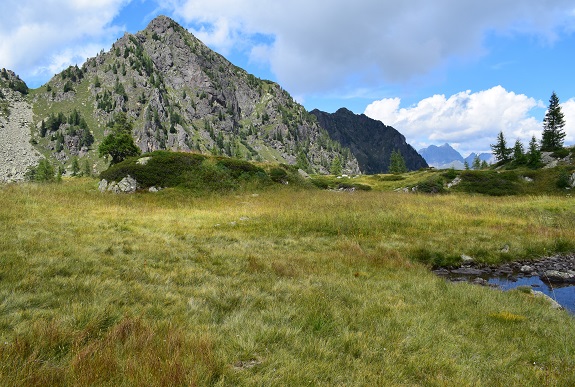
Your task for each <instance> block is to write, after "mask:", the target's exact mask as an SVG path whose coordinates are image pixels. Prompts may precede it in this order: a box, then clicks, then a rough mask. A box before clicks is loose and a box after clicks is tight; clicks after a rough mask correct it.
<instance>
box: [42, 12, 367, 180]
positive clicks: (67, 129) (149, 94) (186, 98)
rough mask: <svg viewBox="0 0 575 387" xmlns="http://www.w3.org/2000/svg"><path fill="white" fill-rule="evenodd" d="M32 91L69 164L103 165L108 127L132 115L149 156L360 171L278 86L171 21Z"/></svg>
mask: <svg viewBox="0 0 575 387" xmlns="http://www.w3.org/2000/svg"><path fill="white" fill-rule="evenodd" d="M32 94H33V96H32V98H33V100H34V112H35V114H36V126H37V127H38V129H39V130H38V137H37V141H38V142H39V144H40V145H41V146H42V147H43V148H44V149H46V150H49V151H50V152H51V153H52V154H53V155H54V157H55V158H56V159H58V160H59V161H61V162H62V163H64V164H67V165H69V164H70V162H71V161H70V160H71V159H72V158H73V157H88V158H89V159H91V160H92V161H97V155H96V154H95V153H96V152H95V149H97V145H98V143H99V141H101V139H102V138H103V137H104V135H105V134H106V130H107V128H106V123H108V122H109V121H110V120H111V119H112V118H113V117H114V114H115V113H118V112H121V111H124V112H126V113H127V115H128V116H129V117H130V118H131V119H132V120H133V122H134V130H133V133H132V134H133V137H134V140H135V142H136V144H137V145H138V146H139V147H140V149H141V150H142V151H143V152H149V151H154V150H160V149H170V150H183V151H196V152H201V153H211V154H216V155H220V154H221V155H228V156H233V157H238V158H243V159H247V160H252V159H255V160H261V161H273V162H281V163H288V164H297V165H298V166H299V167H301V168H302V169H304V170H307V171H310V172H319V173H324V172H327V169H328V167H329V165H330V164H331V162H332V160H333V159H334V158H335V157H336V156H337V157H339V158H340V160H343V163H342V164H343V167H344V169H345V170H346V171H348V172H352V173H353V172H358V171H359V168H358V164H357V160H356V159H355V157H354V156H353V155H352V154H351V152H350V151H349V150H347V149H344V148H342V147H341V146H340V144H338V143H337V142H335V141H333V140H332V139H330V137H329V135H328V133H327V132H326V131H325V130H323V129H322V128H320V127H319V125H318V124H317V123H316V122H315V119H314V117H312V116H311V115H310V114H309V113H308V112H306V110H305V109H304V108H303V107H302V106H301V105H299V104H297V103H296V102H294V100H293V99H292V97H291V96H290V95H289V94H288V93H287V92H286V91H284V90H283V89H282V88H281V87H280V86H279V85H278V84H276V83H273V82H270V81H264V80H260V79H258V78H256V77H255V76H253V75H251V74H248V73H247V72H246V71H244V70H243V69H241V68H239V67H236V66H234V65H233V64H231V63H230V62H229V61H227V60H226V59H225V58H223V57H222V56H221V55H219V54H217V53H215V52H213V51H212V50H210V49H209V48H208V47H206V46H205V45H204V44H203V43H202V42H200V41H199V40H198V39H196V38H195V37H194V36H193V35H192V34H190V33H189V32H187V31H186V30H185V29H184V28H182V27H181V26H179V25H178V24H177V23H176V22H174V21H173V20H171V19H169V18H167V17H164V16H160V17H157V18H156V19H154V20H152V21H151V22H150V24H149V25H148V27H147V28H146V29H145V30H143V31H141V32H138V33H137V34H135V35H132V34H128V33H126V34H125V35H124V36H123V37H122V38H121V39H119V40H118V41H117V42H116V43H115V44H114V45H113V47H112V49H111V50H110V51H109V52H101V53H100V54H99V55H98V56H97V57H95V58H91V59H88V60H87V61H86V63H85V64H84V65H83V66H82V68H78V67H75V66H74V67H70V68H68V69H67V70H65V71H63V72H62V73H61V74H58V75H56V76H55V77H54V78H52V79H51V80H50V81H49V82H48V83H47V84H46V85H44V86H43V87H41V88H39V89H38V90H35V91H33V93H32ZM75 110H76V112H77V113H75V112H74V111H75ZM72 115H73V116H74V117H72ZM82 121H83V122H82ZM42 122H44V123H42ZM48 124H49V125H48ZM89 134H92V137H93V139H91V138H90V135H89ZM100 164H102V163H101V161H100ZM101 168H102V165H100V169H101Z"/></svg>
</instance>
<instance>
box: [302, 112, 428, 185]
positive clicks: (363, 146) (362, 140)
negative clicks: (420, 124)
mask: <svg viewBox="0 0 575 387" xmlns="http://www.w3.org/2000/svg"><path fill="white" fill-rule="evenodd" d="M310 113H311V114H313V115H314V116H316V117H317V120H318V122H319V124H320V126H322V127H323V128H324V129H325V130H327V132H328V133H329V135H330V136H331V137H332V138H333V139H334V140H336V141H339V142H340V143H341V144H342V145H343V146H345V147H349V149H350V150H351V153H352V154H353V155H354V156H355V157H356V158H357V160H358V163H359V167H360V168H361V170H362V171H364V172H365V173H368V174H377V173H386V172H388V169H389V162H390V158H391V153H392V151H394V150H398V151H400V152H401V155H402V156H403V159H404V160H405V164H406V166H407V168H408V169H409V170H418V169H420V168H426V167H427V166H428V165H427V163H426V162H425V160H424V159H423V158H422V157H421V156H420V155H419V154H418V153H417V152H416V151H415V149H414V148H413V147H412V146H411V145H409V144H408V143H407V142H406V140H405V136H403V135H402V134H401V133H399V131H397V130H396V129H395V128H393V127H391V126H387V125H385V124H383V123H382V122H381V121H377V120H374V119H372V118H369V117H367V116H366V115H365V114H360V115H358V114H355V113H353V112H351V111H350V110H348V109H347V108H340V109H339V110H337V111H336V112H335V113H326V112H322V111H320V110H318V109H314V110H312V111H311V112H310Z"/></svg>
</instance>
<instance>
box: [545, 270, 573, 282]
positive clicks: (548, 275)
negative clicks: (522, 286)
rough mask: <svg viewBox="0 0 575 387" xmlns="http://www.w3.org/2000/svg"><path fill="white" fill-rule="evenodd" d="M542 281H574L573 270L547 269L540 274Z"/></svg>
mask: <svg viewBox="0 0 575 387" xmlns="http://www.w3.org/2000/svg"><path fill="white" fill-rule="evenodd" d="M540 278H541V280H542V281H546V282H554V283H575V272H573V271H559V270H547V271H546V272H544V273H543V275H542V276H540Z"/></svg>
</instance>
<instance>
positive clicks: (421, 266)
mask: <svg viewBox="0 0 575 387" xmlns="http://www.w3.org/2000/svg"><path fill="white" fill-rule="evenodd" d="M573 230H575V202H574V201H573V199H572V198H568V197H559V196H519V197H484V196H471V195H467V194H451V195H435V196H431V195H419V194H412V195H408V194H400V193H394V192H380V191H376V190H372V191H366V192H364V191H356V192H353V193H349V192H332V191H321V190H315V189H297V188H290V187H289V186H288V187H284V186H282V187H271V188H267V189H264V190H260V191H255V190H254V191H245V192H244V191H242V192H236V193H230V194H221V195H208V194H206V195H200V196H198V195H190V194H189V192H188V191H186V190H181V189H166V190H163V191H161V192H159V193H155V194H151V193H139V194H135V195H113V194H101V193H100V192H98V191H97V182H96V181H95V180H92V179H70V180H64V181H63V182H62V183H61V184H20V185H5V186H1V187H0V233H1V235H2V238H0V385H42V386H45V385H78V386H84V385H101V386H118V385H141V386H143V385H192V386H204V385H221V386H228V385H246V386H250V385H278V386H279V385H281V386H285V385H293V386H302V385H313V386H317V385H320V386H321V385H325V386H335V385H364V386H373V385H432V386H433V385H436V386H450V385H451V386H465V385H492V386H494V385H518V386H519V385H520V386H540V385H560V386H565V385H575V374H574V372H573V369H575V336H574V335H573V332H575V320H574V319H573V316H571V315H569V314H568V313H567V312H565V311H557V310H553V309H551V308H550V307H549V305H548V303H547V302H546V301H545V300H543V299H540V298H536V297H533V296H532V295H531V294H528V293H526V292H523V291H521V290H514V291H509V292H502V291H499V290H494V289H489V288H484V287H479V286H473V285H469V284H464V283H458V284H455V283H447V282H446V281H444V280H442V279H439V278H436V277H435V276H434V275H433V274H431V273H430V271H429V269H430V268H431V267H432V266H435V265H443V264H452V263H455V262H457V261H458V260H459V257H460V256H461V254H466V255H470V256H473V257H475V258H476V259H477V260H478V261H482V262H487V263H493V262H499V261H503V260H512V259H518V258H536V257H539V256H542V255H547V254H552V253H554V252H559V251H574V250H575V244H574V243H575V242H574V240H575V238H574V232H573ZM504 245H508V246H509V247H510V249H509V252H508V253H502V252H501V248H502V247H503V246H504Z"/></svg>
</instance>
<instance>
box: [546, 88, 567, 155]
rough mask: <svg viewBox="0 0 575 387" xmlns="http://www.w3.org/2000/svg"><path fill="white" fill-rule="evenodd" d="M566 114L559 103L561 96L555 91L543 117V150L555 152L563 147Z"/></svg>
mask: <svg viewBox="0 0 575 387" xmlns="http://www.w3.org/2000/svg"><path fill="white" fill-rule="evenodd" d="M564 126H565V116H564V115H563V112H562V111H561V106H560V105H559V98H558V97H557V94H555V92H553V94H551V98H550V99H549V108H548V109H547V113H545V118H544V119H543V136H542V138H541V150H542V151H546V152H553V151H555V150H558V149H561V148H563V140H564V139H565V132H564V131H563V127H564Z"/></svg>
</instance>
